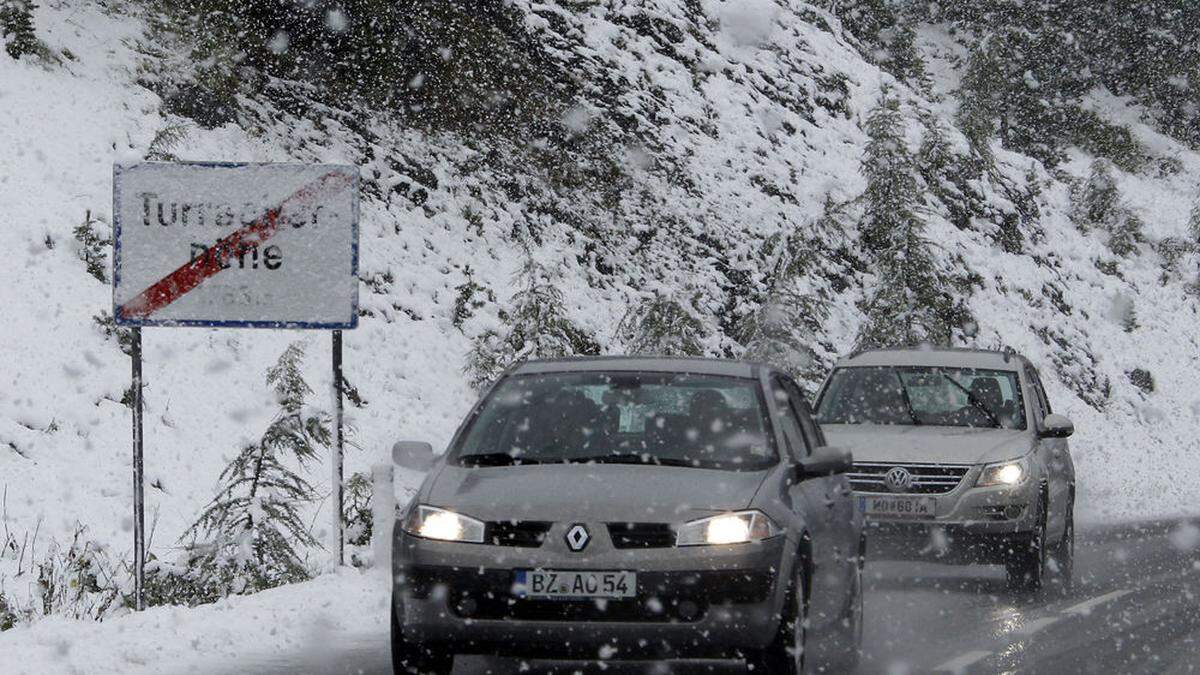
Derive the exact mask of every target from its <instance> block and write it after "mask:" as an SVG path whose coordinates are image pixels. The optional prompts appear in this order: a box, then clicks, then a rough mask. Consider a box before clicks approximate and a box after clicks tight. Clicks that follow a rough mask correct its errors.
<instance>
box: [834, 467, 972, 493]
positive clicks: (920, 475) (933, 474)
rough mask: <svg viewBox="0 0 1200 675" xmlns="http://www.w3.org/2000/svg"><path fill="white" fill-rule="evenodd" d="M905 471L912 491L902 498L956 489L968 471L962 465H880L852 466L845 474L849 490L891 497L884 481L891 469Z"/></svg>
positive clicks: (969, 468)
mask: <svg viewBox="0 0 1200 675" xmlns="http://www.w3.org/2000/svg"><path fill="white" fill-rule="evenodd" d="M897 467H899V468H902V469H906V470H908V472H909V473H910V474H912V487H911V488H909V489H907V490H904V491H903V493H904V494H918V495H938V494H945V493H947V492H950V491H951V490H953V489H954V488H956V487H958V484H959V483H961V482H962V479H963V476H966V475H967V472H968V471H970V470H971V467H970V465H966V464H903V463H899V464H885V463H881V462H855V464H854V470H853V471H852V472H850V473H849V474H847V478H849V479H850V487H851V488H852V489H853V490H855V491H856V492H876V493H885V494H892V490H891V489H890V488H888V485H887V482H886V477H887V473H888V471H891V470H892V469H895V468H897Z"/></svg>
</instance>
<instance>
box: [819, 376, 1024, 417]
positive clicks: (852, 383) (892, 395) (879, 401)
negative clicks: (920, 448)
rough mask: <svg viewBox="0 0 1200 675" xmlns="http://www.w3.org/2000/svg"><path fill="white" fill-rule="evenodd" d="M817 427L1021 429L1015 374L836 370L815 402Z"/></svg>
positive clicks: (1020, 411) (1018, 391)
mask: <svg viewBox="0 0 1200 675" xmlns="http://www.w3.org/2000/svg"><path fill="white" fill-rule="evenodd" d="M817 418H818V419H817V421H818V423H820V424H901V425H905V424H906V425H924V424H928V425H932V426H943V427H985V428H986V427H990V428H1004V429H1024V428H1025V406H1024V403H1023V401H1022V398H1021V387H1020V380H1019V379H1018V378H1017V373H1016V372H1013V371H1007V370H980V369H976V368H921V367H907V366H884V367H869V368H868V367H855V368H839V369H837V370H835V371H834V373H833V376H832V377H831V378H830V380H829V385H828V386H827V387H826V388H825V391H824V392H823V393H822V395H821V401H820V403H819V404H818V411H817Z"/></svg>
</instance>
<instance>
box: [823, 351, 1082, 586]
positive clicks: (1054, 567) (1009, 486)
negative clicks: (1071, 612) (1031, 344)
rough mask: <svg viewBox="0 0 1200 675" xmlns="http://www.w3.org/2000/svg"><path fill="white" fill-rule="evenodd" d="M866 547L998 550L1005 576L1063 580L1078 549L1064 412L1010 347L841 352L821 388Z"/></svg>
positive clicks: (943, 556) (898, 554)
mask: <svg viewBox="0 0 1200 675" xmlns="http://www.w3.org/2000/svg"><path fill="white" fill-rule="evenodd" d="M817 410H818V413H817V418H818V421H819V422H820V424H821V427H822V429H823V430H824V432H825V434H826V435H827V436H828V437H829V438H830V439H831V441H832V442H834V443H836V444H838V445H843V446H845V447H848V448H851V449H852V450H853V453H854V457H855V465H854V470H853V472H852V473H851V474H850V481H851V484H852V485H853V487H854V491H855V496H856V500H857V508H858V510H859V511H860V512H861V513H863V514H864V515H865V516H866V519H867V533H868V539H869V541H870V546H871V556H872V558H880V559H888V558H892V559H924V560H933V561H941V562H947V563H983V564H1002V565H1004V566H1005V567H1006V570H1007V578H1008V582H1009V584H1010V586H1012V587H1013V588H1014V589H1023V590H1036V589H1040V588H1041V587H1042V586H1043V583H1044V582H1046V581H1047V580H1049V581H1052V582H1053V583H1054V584H1056V585H1058V587H1060V588H1063V589H1065V588H1066V587H1068V586H1069V585H1070V583H1071V579H1072V573H1073V561H1074V542H1075V525H1074V507H1075V468H1074V464H1073V463H1072V460H1071V453H1070V451H1069V449H1068V447H1067V440H1066V439H1067V437H1068V436H1070V435H1071V434H1072V433H1074V426H1073V425H1072V423H1071V421H1070V420H1068V419H1067V418H1066V417H1063V416H1062V415H1058V414H1055V413H1054V412H1053V410H1052V408H1051V407H1050V400H1049V399H1048V398H1047V397H1046V391H1045V389H1044V388H1043V387H1042V382H1041V378H1040V376H1039V375H1038V371H1037V369H1036V368H1035V367H1034V366H1033V364H1032V363H1030V362H1029V361H1028V360H1027V359H1025V358H1024V357H1022V356H1019V355H1017V354H1014V353H1001V352H989V351H975V350H960V349H896V350H879V351H867V352H861V353H857V354H854V355H853V356H850V357H848V358H845V359H842V360H841V361H839V362H838V363H837V365H836V367H835V368H834V370H833V372H832V373H831V374H830V376H829V378H828V380H827V381H826V382H825V385H824V387H823V388H822V390H821V393H820V394H819V396H818V401H817Z"/></svg>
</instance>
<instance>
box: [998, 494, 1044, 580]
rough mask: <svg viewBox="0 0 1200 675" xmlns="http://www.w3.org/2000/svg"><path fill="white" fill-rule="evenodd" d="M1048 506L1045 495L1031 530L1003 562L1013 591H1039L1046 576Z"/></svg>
mask: <svg viewBox="0 0 1200 675" xmlns="http://www.w3.org/2000/svg"><path fill="white" fill-rule="evenodd" d="M1048 510H1049V506H1048V505H1047V503H1046V498H1045V496H1043V497H1042V501H1041V504H1040V505H1039V506H1038V521H1037V525H1035V526H1034V529H1033V532H1031V533H1030V534H1029V536H1028V537H1027V538H1026V539H1025V540H1024V541H1021V542H1019V543H1017V544H1016V545H1015V546H1014V547H1013V550H1012V551H1010V552H1009V558H1008V560H1007V561H1006V562H1005V571H1006V572H1007V573H1008V587H1009V589H1011V590H1014V591H1028V592H1033V591H1039V590H1041V588H1042V582H1043V581H1044V580H1045V577H1046V560H1047V558H1048V555H1047V553H1048V551H1047V549H1046V515H1047V514H1046V512H1047V511H1048Z"/></svg>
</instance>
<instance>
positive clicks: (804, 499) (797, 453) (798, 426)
mask: <svg viewBox="0 0 1200 675" xmlns="http://www.w3.org/2000/svg"><path fill="white" fill-rule="evenodd" d="M771 388H772V393H773V395H774V398H775V404H776V406H777V410H778V412H779V416H780V426H781V428H782V430H783V436H784V441H785V442H786V444H787V446H788V447H787V452H788V453H789V456H790V457H791V458H792V461H793V462H799V461H800V460H802V459H804V458H806V457H808V455H810V454H811V453H812V450H813V449H814V448H816V447H817V445H816V443H818V442H819V430H817V433H818V435H815V436H810V435H808V434H806V433H805V431H804V425H803V422H802V420H803V419H804V415H803V414H802V413H801V412H800V411H801V410H803V409H802V408H800V407H799V406H798V404H797V402H803V398H802V397H799V398H798V397H796V396H795V395H794V394H793V392H794V391H796V388H795V387H794V384H793V383H790V382H789V381H788V380H787V379H785V378H784V377H783V376H780V375H776V376H774V377H773V378H772V380H771ZM809 423H810V424H811V418H809ZM812 426H813V427H814V428H815V425H812ZM789 490H790V492H791V498H792V503H793V504H795V505H800V504H803V505H804V508H805V511H806V512H807V514H808V515H809V518H808V519H807V520H808V527H809V535H810V536H811V538H812V556H813V561H812V562H813V567H814V570H813V572H814V577H813V579H812V581H813V594H812V597H811V598H810V599H809V603H810V604H809V616H810V617H811V618H812V619H814V620H815V621H817V622H819V623H825V622H827V621H832V620H834V619H836V618H838V617H839V616H840V613H841V609H842V604H841V603H840V602H839V601H840V599H842V598H843V597H845V595H844V594H845V592H846V591H845V589H846V588H847V587H848V581H849V579H848V577H847V576H846V574H845V571H844V564H843V561H842V558H843V557H844V555H843V550H844V544H843V543H842V541H841V539H840V537H841V536H843V533H842V532H840V531H839V530H840V529H842V528H839V523H838V510H837V507H838V503H839V502H838V500H837V499H836V498H835V490H834V481H833V480H831V479H830V478H829V477H816V478H809V479H806V480H802V481H800V482H798V483H795V484H793V485H792V486H791V487H790V488H789Z"/></svg>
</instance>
